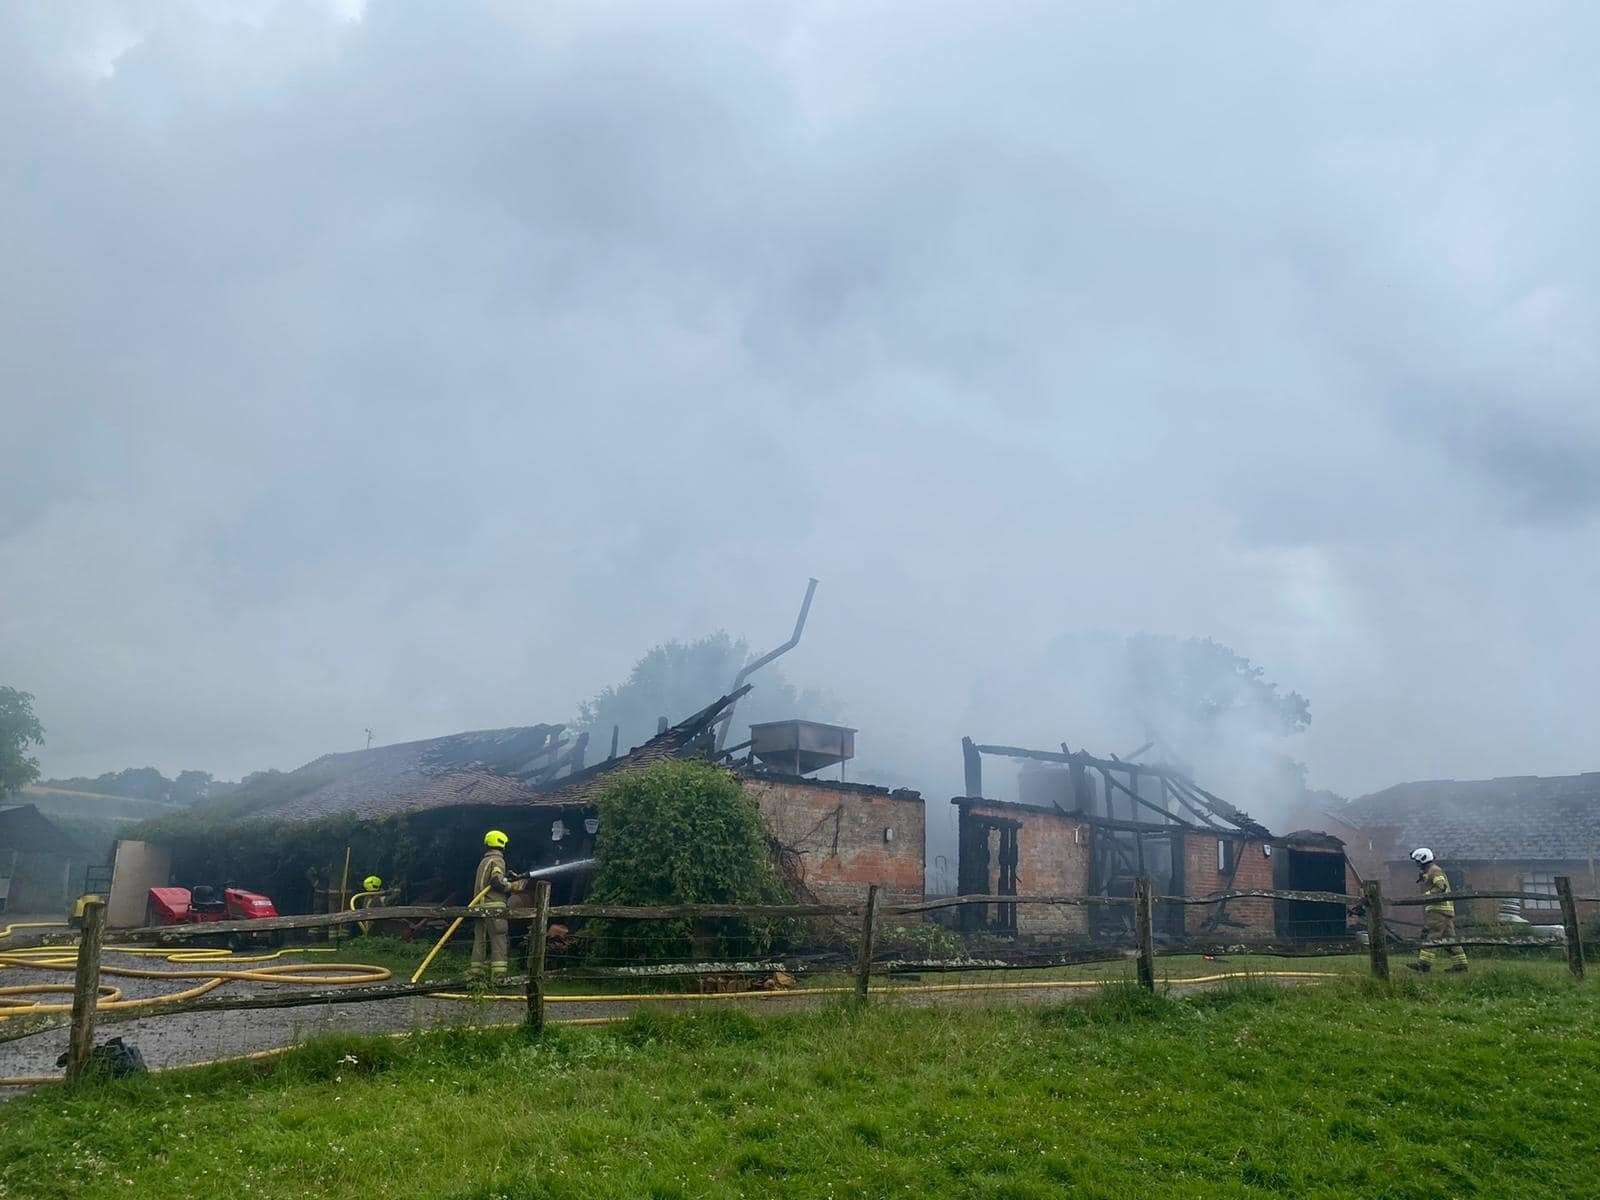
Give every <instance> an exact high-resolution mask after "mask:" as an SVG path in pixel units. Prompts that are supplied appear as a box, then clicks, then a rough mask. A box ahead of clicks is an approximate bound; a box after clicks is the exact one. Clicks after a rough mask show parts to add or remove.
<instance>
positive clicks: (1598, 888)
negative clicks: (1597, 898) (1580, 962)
mask: <svg viewBox="0 0 1600 1200" xmlns="http://www.w3.org/2000/svg"><path fill="white" fill-rule="evenodd" d="M1439 865H1440V866H1442V867H1444V869H1445V870H1446V871H1447V872H1449V873H1450V877H1451V878H1452V879H1454V878H1455V877H1456V874H1457V873H1458V872H1459V873H1460V875H1461V878H1462V882H1463V883H1464V884H1465V887H1464V889H1463V890H1465V891H1472V892H1520V891H1521V890H1522V887H1523V879H1524V877H1525V876H1527V875H1530V874H1533V873H1534V872H1538V873H1540V874H1548V875H1570V876H1571V877H1572V890H1573V892H1575V893H1576V894H1577V895H1580V896H1593V895H1596V894H1600V880H1597V879H1596V878H1595V876H1594V875H1592V874H1591V873H1590V869H1589V862H1588V860H1587V859H1584V860H1582V861H1575V862H1558V863H1548V862H1537V863H1536V862H1453V861H1451V860H1450V859H1448V858H1441V859H1440V860H1439ZM1387 866H1388V871H1387V873H1386V874H1385V875H1384V877H1383V894H1384V897H1385V898H1386V899H1387V898H1388V897H1391V896H1417V895H1421V893H1422V886H1421V885H1420V884H1419V883H1418V882H1417V868H1416V864H1414V863H1412V862H1411V861H1410V860H1408V859H1402V860H1401V861H1399V862H1390V863H1388V864H1387ZM1499 911H1500V902H1499V901H1498V900H1463V901H1461V902H1460V903H1458V904H1457V905H1456V916H1457V918H1463V917H1467V916H1470V917H1472V919H1474V920H1476V921H1493V920H1494V919H1495V917H1496V916H1497V915H1498V914H1499ZM1597 911H1600V905H1596V904H1592V903H1584V902H1583V901H1579V902H1578V919H1579V921H1580V922H1583V923H1587V922H1589V921H1592V920H1593V919H1594V917H1595V914H1596V912H1597ZM1522 915H1523V916H1524V917H1526V918H1527V919H1528V920H1530V921H1532V922H1533V923H1534V924H1536V925H1546V924H1548V925H1559V924H1560V923H1561V910H1560V908H1544V909H1533V908H1528V907H1526V902H1525V904H1524V908H1523V912H1522ZM1388 916H1389V917H1390V919H1392V920H1395V921H1406V922H1412V923H1415V924H1418V925H1420V924H1421V922H1422V910H1421V909H1420V908H1415V907H1411V906H1406V907H1404V908H1399V907H1397V908H1392V909H1390V910H1388ZM1404 928H1405V932H1406V933H1407V934H1408V935H1409V934H1412V933H1414V932H1415V931H1414V930H1412V929H1410V928H1409V926H1406V927H1404Z"/></svg>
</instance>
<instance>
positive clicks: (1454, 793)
mask: <svg viewBox="0 0 1600 1200" xmlns="http://www.w3.org/2000/svg"><path fill="white" fill-rule="evenodd" d="M1333 815H1335V816H1337V817H1338V818H1339V819H1340V820H1343V821H1348V822H1350V823H1351V824H1353V825H1355V826H1357V827H1359V828H1361V829H1364V830H1368V831H1371V832H1374V833H1376V832H1379V831H1383V832H1385V833H1388V834H1390V835H1392V836H1393V837H1394V839H1395V842H1396V844H1397V846H1398V847H1399V848H1400V849H1401V850H1402V851H1403V850H1404V849H1405V848H1408V847H1414V846H1427V847H1428V848H1429V849H1431V850H1432V851H1433V852H1434V853H1435V854H1437V855H1438V856H1439V857H1440V858H1444V859H1466V860H1478V861H1496V860H1528V859H1545V860H1560V859H1568V860H1571V859H1584V858H1588V857H1589V856H1590V855H1592V854H1596V853H1600V771H1589V772H1587V773H1585V774H1582V775H1559V776H1548V777H1540V776H1536V775H1514V776H1508V777H1506V778H1502V779H1472V780H1456V779H1434V780H1424V781H1420V782H1416V783H1401V784H1396V785H1395V786H1394V787H1391V788H1385V789H1384V790H1383V791H1381V792H1373V793H1372V794H1371V795H1368V796H1361V797H1358V798H1357V799H1355V800H1351V801H1350V802H1349V803H1348V804H1346V805H1345V806H1344V807H1343V808H1340V809H1335V810H1334V812H1333Z"/></svg>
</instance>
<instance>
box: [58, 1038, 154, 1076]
mask: <svg viewBox="0 0 1600 1200" xmlns="http://www.w3.org/2000/svg"><path fill="white" fill-rule="evenodd" d="M66 1065H67V1056H66V1055H65V1054H63V1055H62V1056H61V1057H60V1058H58V1059H56V1066H58V1067H64V1066H66ZM88 1065H89V1070H91V1071H94V1072H96V1073H97V1074H103V1075H109V1076H110V1077H111V1078H112V1079H121V1078H123V1077H124V1076H127V1075H143V1074H146V1073H147V1072H148V1071H149V1070H150V1068H149V1067H147V1066H145V1065H144V1055H142V1054H140V1053H139V1047H137V1046H130V1045H128V1043H127V1042H125V1041H123V1040H122V1039H121V1038H119V1037H114V1038H110V1039H108V1040H106V1041H104V1042H102V1043H100V1045H98V1046H96V1047H95V1048H94V1049H93V1050H91V1051H89V1064H88Z"/></svg>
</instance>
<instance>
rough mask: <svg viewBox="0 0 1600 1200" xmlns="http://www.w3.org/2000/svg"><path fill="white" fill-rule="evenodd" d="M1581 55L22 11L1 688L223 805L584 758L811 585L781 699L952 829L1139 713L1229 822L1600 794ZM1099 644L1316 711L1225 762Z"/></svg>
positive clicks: (1017, 32) (1548, 43)
mask: <svg viewBox="0 0 1600 1200" xmlns="http://www.w3.org/2000/svg"><path fill="white" fill-rule="evenodd" d="M1597 34H1600V9H1596V8H1595V6H1593V5H1580V4H1561V3H1535V4H1533V5H1532V6H1531V7H1530V6H1528V5H1522V6H1517V7H1516V8H1515V9H1513V8H1511V7H1509V6H1505V5H1499V4H1490V3H1463V4H1458V5H1453V6H1452V7H1451V9H1450V19H1449V20H1448V21H1440V20H1439V19H1438V15H1437V13H1435V12H1433V11H1431V10H1429V9H1426V8H1408V7H1403V6H1394V5H1388V4H1377V3H1373V4H1362V3H1356V4H1344V5H1339V6H1309V5H1268V6H1260V7H1255V8H1241V9H1239V10H1236V11H1230V12H1229V14H1228V16H1227V19H1226V20H1219V19H1218V17H1217V14H1216V13H1215V12H1214V11H1212V10H1211V9H1210V8H1209V7H1208V6H1199V5H1140V4H1127V3H1106V4H1096V3H1084V4H1072V5H1061V4H1045V3H1031V2H1024V3H1020V4H1016V5H1005V6H995V5H966V6H929V5H836V4H818V3H804V2H799V0H796V2H794V3H771V4H758V5H741V6H734V7H732V8H730V7H729V6H726V5H716V6H711V5H705V6H701V5H696V4H693V3H691V4H687V5H671V6H663V5H660V4H655V3H627V2H624V3H613V4H605V5H594V4H567V3H559V2H555V3H549V4H543V5H540V6H538V8H537V9H536V10H535V9H532V8H526V7H519V6H515V5H505V4H498V3H472V2H463V3H458V4H451V5H419V4H410V3H401V2H400V0H369V2H368V3H366V4H364V5H363V4H354V5H353V4H348V3H341V4H332V3H328V4H322V3H317V2H316V0H293V2H289V0H285V2H282V3H276V2H274V0H249V2H248V3H241V4H237V5H235V4H226V3H222V2H220V0H218V2H207V3H192V4H184V3H140V2H135V3H118V4H103V3H83V4H70V5H67V4H46V5H18V4H12V5H4V6H0V109H3V111H5V112H6V113H7V114H8V116H10V117H11V118H12V119H10V120H7V121H5V122H0V163H3V164H5V166H3V167H0V171H4V172H5V173H6V181H7V184H8V186H6V187H3V188H0V250H3V252H4V256H5V261H6V262H7V264H8V266H9V267H10V273H11V275H12V276H13V277H14V278H16V279H19V280H26V281H27V284H26V286H19V287H14V288H10V289H7V290H6V291H5V292H4V294H3V295H0V428H4V430H5V432H6V435H7V440H8V441H7V444H8V446H9V447H11V448H12V453H11V454H10V455H9V456H8V459H7V468H6V470H5V471H4V472H3V473H0V684H3V685H9V686H14V687H18V688H22V689H25V690H27V691H30V692H32V693H34V694H35V695H36V696H37V698H38V703H37V708H38V712H39V715H40V718H41V720H42V721H43V723H44V725H45V727H46V732H47V742H46V745H45V746H44V748H43V749H42V751H41V752H40V759H41V763H42V765H43V766H44V769H45V771H46V773H47V774H50V775H57V776H74V775H87V776H91V777H92V776H95V775H98V774H100V773H101V772H103V771H106V770H115V769H118V768H123V767H127V766H130V765H137V766H143V765H145V764H150V765H153V766H156V767H158V768H159V769H161V770H162V771H163V772H164V773H165V774H167V775H168V776H169V777H170V776H171V775H173V774H174V773H175V772H176V771H178V770H179V769H184V768H193V769H200V770H207V771H210V772H212V773H214V774H215V775H216V776H217V777H218V778H239V777H240V776H241V775H243V774H245V773H247V772H249V771H251V770H255V769H259V768H261V767H264V766H285V767H289V766H293V765H296V764H298V763H303V762H306V761H308V760H310V759H313V758H315V757H316V756H318V755H320V754H323V753H327V752H329V751H335V750H341V749H352V748H357V747H360V746H361V745H364V744H365V733H364V731H365V729H367V728H369V727H370V728H372V729H373V731H374V733H375V735H376V738H377V740H378V741H379V742H393V741H402V740H407V739H411V738H422V737H430V736H437V735H439V734H443V733H448V732H452V731H455V730H461V729H471V728H491V727H502V726H507V725H514V724H527V723H534V722H543V721H548V722H554V721H561V720H564V719H566V718H568V717H569V716H570V715H571V714H572V713H573V711H574V708H575V706H576V705H577V704H578V703H579V702H580V701H581V700H582V699H583V698H585V697H592V696H595V695H596V694H597V693H599V692H600V690H601V689H603V688H605V687H606V686H608V685H613V684H616V683H618V682H619V681H621V680H624V679H626V678H627V676H628V673H629V671H630V669H631V668H632V665H633V663H634V662H635V661H636V660H637V658H638V657H639V655H640V654H641V653H643V652H644V651H645V650H646V649H647V648H648V647H650V646H653V645H657V644H659V643H662V642H666V641H670V640H673V639H677V640H680V641H686V642H687V641H692V640H693V639H695V638H698V637H702V636H704V635H705V634H706V633H707V632H708V631H711V630H716V629H728V630H731V631H736V632H739V633H742V634H743V635H745V636H746V637H748V639H749V642H750V645H752V646H754V647H758V648H759V647H766V646H771V645H775V644H777V643H778V642H779V641H780V640H781V639H782V638H783V637H784V636H785V635H786V634H787V633H788V631H789V629H790V628H791V627H792V620H793V613H794V605H795V603H796V600H797V599H798V596H799V593H800V590H801V589H802V588H803V586H804V581H805V579H806V577H807V576H808V575H816V576H817V577H818V578H820V579H821V581H822V583H821V587H820V589H819V591H818V595H817V601H816V607H815V609H814V611H813V613H812V615H811V618H810V621H809V623H808V627H807V630H806V635H805V640H804V642H803V643H802V644H801V645H800V646H799V647H798V648H797V649H796V650H795V651H794V652H793V654H791V655H789V656H786V657H785V658H784V659H783V660H782V662H783V669H784V672H785V673H786V675H787V676H788V678H789V679H791V680H792V681H794V682H795V683H796V684H797V685H805V686H809V687H814V688H824V689H826V690H827V691H828V692H830V693H832V694H833V695H836V696H838V697H839V698H840V701H841V703H842V705H843V706H844V716H845V719H846V720H847V721H848V722H849V723H850V724H853V725H857V726H859V727H860V730H861V733H860V736H859V739H858V747H859V752H860V754H861V756H862V757H861V761H860V762H859V763H858V764H856V765H855V767H854V770H855V772H856V774H855V776H854V777H856V778H863V777H865V778H869V779H871V778H876V779H880V780H882V781H884V782H890V783H896V782H904V783H908V784H911V785H914V786H918V787H920V788H921V789H922V790H924V791H925V793H926V794H927V795H928V796H929V797H930V799H931V800H932V803H933V806H934V807H935V808H936V809H937V808H939V807H940V806H941V805H942V804H943V800H944V798H947V797H949V796H951V795H954V794H955V793H956V792H958V791H959V790H960V789H961V764H960V754H959V743H960V738H961V736H962V735H963V734H971V735H972V736H974V737H980V738H995V739H997V740H1006V741H1016V742H1022V743H1025V744H1026V743H1033V744H1039V745H1044V746H1054V745H1056V744H1057V743H1059V742H1060V741H1062V740H1066V741H1068V742H1069V744H1071V745H1073V746H1074V748H1076V747H1077V746H1079V745H1082V746H1086V747H1089V748H1091V749H1095V750H1098V751H1101V752H1111V751H1115V752H1117V753H1124V752H1126V751H1128V750H1131V749H1133V748H1134V747H1136V746H1138V745H1139V744H1140V743H1141V742H1143V741H1144V740H1145V739H1146V737H1147V736H1148V728H1147V727H1155V728H1158V729H1159V730H1160V732H1161V733H1162V735H1163V738H1164V739H1165V742H1166V745H1167V750H1166V752H1169V753H1172V754H1174V755H1179V756H1182V757H1184V758H1186V759H1187V760H1189V762H1190V765H1191V766H1192V768H1193V769H1194V770H1195V772H1196V773H1197V774H1198V775H1199V776H1200V777H1201V778H1202V779H1203V780H1205V781H1207V784H1208V786H1210V785H1211V784H1215V785H1216V790H1218V791H1219V792H1221V793H1223V794H1227V795H1230V796H1233V797H1235V798H1237V799H1239V801H1240V802H1241V803H1243V804H1245V806H1246V807H1251V806H1252V805H1253V804H1256V803H1265V799H1263V800H1262V801H1256V800H1255V799H1254V797H1256V796H1262V797H1268V796H1270V794H1272V791H1273V787H1274V786H1275V785H1274V784H1273V782H1272V780H1271V778H1270V775H1269V777H1268V778H1266V779H1264V780H1263V779H1253V778H1248V777H1245V778H1230V776H1229V775H1228V772H1229V771H1230V770H1237V769H1238V768H1239V765H1240V764H1244V763H1259V762H1263V761H1268V760H1269V759H1270V756H1271V754H1272V752H1273V751H1274V750H1275V748H1277V747H1278V746H1279V744H1280V742H1281V743H1282V744H1283V745H1284V746H1285V747H1287V748H1288V749H1287V752H1288V753H1289V754H1290V756H1291V757H1293V758H1295V759H1297V760H1299V761H1303V762H1305V763H1306V764H1307V768H1308V772H1309V778H1310V780H1311V781H1312V782H1313V783H1314V784H1315V785H1318V786H1327V787H1332V788H1335V789H1337V790H1339V791H1341V792H1346V793H1350V794H1355V793H1359V792H1362V791H1368V790H1373V789H1376V788H1379V787H1383V786H1386V785H1388V784H1392V783H1394V782H1396V781H1398V780H1403V779H1416V778H1438V777H1446V776H1454V777H1459V778H1472V777H1483V776H1489V775H1498V774H1513V773H1529V772H1537V773H1543V774H1561V773H1573V772H1577V771H1580V770H1584V769H1587V768H1592V767H1593V766H1595V763H1594V762H1593V760H1592V753H1593V751H1592V746H1593V737H1592V731H1593V729H1594V727H1595V725H1596V722H1597V720H1600V699H1597V697H1596V694H1595V689H1594V687H1593V685H1592V678H1591V676H1592V668H1591V665H1590V664H1592V663H1593V662H1594V660H1595V657H1596V654H1597V653H1600V616H1597V610H1596V606H1595V605H1594V603H1593V597H1594V596H1595V595H1596V594H1597V593H1600V538H1597V537H1596V536H1595V534H1596V531H1597V524H1600V501H1597V492H1596V488H1595V483H1594V477H1595V473H1594V472H1593V471H1592V470H1590V469H1589V464H1591V463H1592V462H1593V460H1594V458H1595V452H1596V448H1597V447H1600V409H1597V407H1596V406H1595V405H1594V404H1593V402H1592V399H1593V396H1594V395H1595V394H1596V391H1597V388H1600V356H1597V354H1596V350H1595V340H1594V338H1593V330H1594V328H1596V326H1597V324H1600V285H1597V283H1596V281H1597V280H1600V263H1597V261H1596V257H1597V253H1600V252H1597V242H1596V239H1595V238H1594V237H1593V236H1592V224H1593V220H1592V213H1593V210H1594V207H1595V198H1596V194H1597V191H1600V189H1597V186H1596V185H1597V182H1600V179H1597V174H1600V171H1597V158H1596V156H1595V154H1594V151H1593V145H1592V143H1593V136H1592V130H1593V127H1594V123H1595V117H1596V108H1597V105H1596V103H1595V100H1594V88H1593V86H1592V80H1591V78H1590V76H1591V74H1592V71H1591V69H1590V65H1589V63H1588V61H1587V60H1586V59H1585V58H1584V56H1582V55H1578V54H1574V53H1573V49H1572V48H1573V47H1575V46H1583V45H1588V44H1592V43H1593V42H1594V41H1595V38H1596V35H1597ZM1097 630H1103V631H1107V633H1106V635H1105V637H1106V643H1105V644H1106V646H1107V647H1116V646H1119V645H1123V644H1124V643H1125V641H1126V639H1127V638H1128V637H1129V636H1131V635H1133V634H1135V633H1137V632H1138V631H1140V630H1149V631H1154V632H1156V633H1163V634H1172V635H1175V636H1178V637H1180V638H1188V637H1191V636H1196V637H1201V638H1204V637H1214V638H1216V639H1217V640H1218V641H1220V642H1222V643H1223V644H1225V645H1228V646H1232V647H1234V648H1235V649H1237V650H1239V651H1240V652H1241V653H1243V654H1246V655H1248V656H1249V657H1250V658H1251V659H1252V660H1253V661H1255V662H1257V663H1259V664H1262V665H1264V666H1265V667H1266V668H1267V672H1268V678H1270V679H1273V680H1275V681H1278V682H1279V683H1280V684H1282V685H1283V687H1285V688H1293V689H1295V690H1298V691H1300V692H1302V693H1304V694H1305V695H1306V696H1309V697H1311V698H1312V700H1313V703H1314V713H1315V720H1314V721H1313V722H1312V724H1311V725H1310V726H1309V727H1308V728H1307V729H1306V730H1305V731H1304V732H1303V733H1300V734H1296V735H1293V736H1292V737H1288V738H1283V739H1280V738H1278V737H1277V736H1276V735H1275V734H1266V733H1262V732H1261V731H1259V730H1253V729H1252V728H1251V727H1249V726H1248V725H1244V726H1241V727H1239V728H1234V727H1233V726H1232V724H1231V723H1229V722H1223V723H1222V724H1221V725H1220V726H1219V725H1218V724H1216V723H1212V724H1210V725H1206V724H1205V723H1201V725H1200V726H1199V727H1198V728H1190V727H1189V726H1188V725H1187V724H1186V722H1185V720H1184V719H1183V718H1182V715H1181V714H1173V713H1168V712H1163V711H1161V709H1160V708H1159V706H1155V707H1153V706H1152V705H1153V700H1152V697H1150V696H1141V695H1140V694H1138V692H1137V690H1136V691H1135V693H1134V694H1132V695H1129V694H1125V690H1123V689H1125V684H1124V683H1123V682H1120V681H1122V680H1123V679H1124V678H1125V676H1126V672H1125V671H1124V670H1123V665H1124V664H1121V663H1120V662H1119V660H1118V658H1117V656H1116V653H1115V652H1114V650H1112V649H1105V650H1103V651H1102V650H1090V649H1084V648H1083V647H1081V646H1066V645H1065V644H1064V643H1062V642H1061V640H1060V639H1063V638H1065V639H1067V642H1068V643H1071V642H1073V641H1074V639H1076V638H1080V637H1082V636H1087V635H1085V634H1084V631H1097ZM756 683H757V685H758V687H760V686H761V681H760V679H759V678H758V679H757V680H756ZM707 699H709V697H707ZM752 711H754V710H752ZM597 736H599V737H602V738H608V736H609V730H606V731H605V732H603V733H600V732H598V731H597ZM1212 746H1219V747H1222V748H1223V749H1221V750H1220V751H1218V752H1217V753H1215V754H1214V755H1212V756H1210V757H1208V753H1209V748H1210V747H1212ZM1266 815H1267V817H1269V818H1270V816H1271V811H1270V809H1269V810H1268V811H1267V814H1266Z"/></svg>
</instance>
